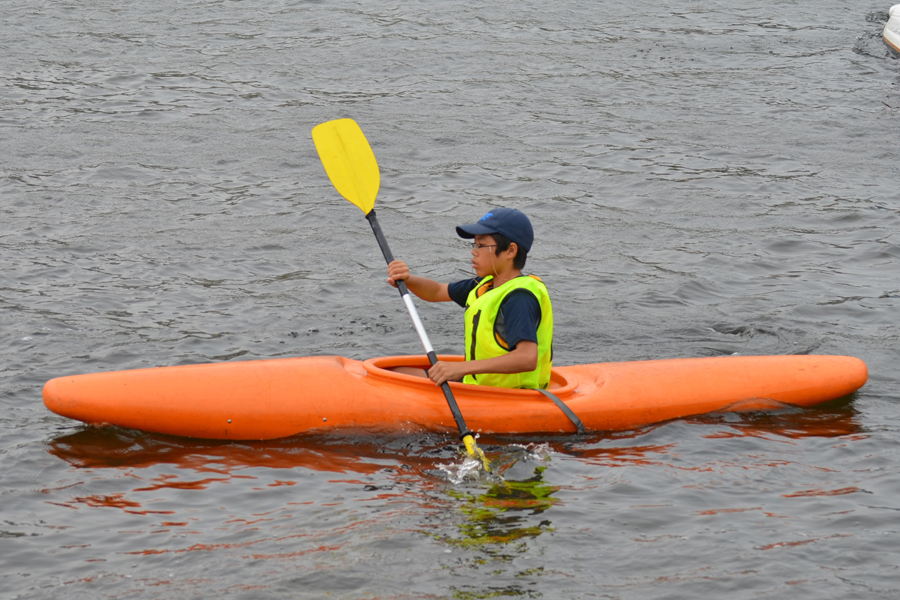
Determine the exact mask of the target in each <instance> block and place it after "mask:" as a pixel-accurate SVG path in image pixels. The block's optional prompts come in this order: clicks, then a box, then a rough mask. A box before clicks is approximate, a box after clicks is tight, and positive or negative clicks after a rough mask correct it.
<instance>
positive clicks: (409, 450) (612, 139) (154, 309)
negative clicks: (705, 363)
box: [0, 0, 900, 600]
mask: <svg viewBox="0 0 900 600" xmlns="http://www.w3.org/2000/svg"><path fill="white" fill-rule="evenodd" d="M887 8H888V5H882V4H877V3H865V2H849V3H848V2H836V1H834V0H826V2H824V3H817V4H816V5H815V6H812V5H808V4H806V5H804V4H802V3H794V2H777V3H776V2H758V1H757V2H754V1H751V2H741V3H732V2H698V1H688V0H677V1H672V2H665V3H662V4H660V3H650V2H631V3H592V2H585V1H583V0H569V1H566V0H563V1H561V2H556V3H553V4H551V5H547V4H543V3H534V2H531V3H529V2H524V3H523V2H517V3H508V2H499V3H497V2H495V3H478V2H462V3H449V4H447V3H444V4H441V3H434V2H414V3H369V2H355V3H352V2H350V3H336V2H329V1H323V2H258V1H256V0H246V1H242V2H238V1H219V2H197V1H195V2H170V1H167V0H162V1H160V2H153V3H137V2H121V1H112V0H111V1H106V2H95V3H77V2H66V1H59V2H50V1H42V2H23V1H19V0H7V1H6V2H4V3H3V4H2V5H0V15H2V19H0V156H2V159H3V160H2V166H0V398H2V401H3V408H4V410H3V411H2V414H0V440H2V442H0V596H2V597H4V598H23V599H24V598H62V597H65V598H90V599H91V600H96V599H98V598H104V599H106V598H109V599H112V598H117V599H118V598H198V597H210V596H214V595H215V596H218V597H221V598H322V597H330V598H354V599H358V598H362V599H371V600H374V599H376V598H378V599H386V598H390V599H407V598H455V599H460V598H461V599H474V598H498V597H526V598H622V599H625V598H697V597H713V596H717V597H718V596H723V597H724V596H727V597H729V598H737V599H742V598H747V599H750V598H753V599H757V598H783V597H785V596H788V595H790V596H791V597H796V598H816V599H817V600H818V599H822V598H835V599H837V598H840V599H841V600H845V599H848V598H895V597H897V595H898V593H900V573H898V561H900V552H898V547H900V546H898V541H897V536H898V531H900V525H898V514H900V513H898V512H897V511H898V510H900V501H898V498H900V475H898V472H900V458H898V457H900V443H898V434H897V433H898V430H900V417H898V400H900V395H898V393H897V389H898V383H900V376H898V372H897V364H898V361H900V351H898V340H900V328H898V321H900V313H898V307H900V283H898V281H900V278H898V273H900V269H898V265H900V238H898V235H900V234H898V233H897V231H898V229H900V213H898V209H900V152H898V150H897V146H896V140H897V132H898V128H897V122H898V118H900V61H898V60H897V59H896V58H895V57H892V56H891V55H890V54H889V52H888V50H887V48H886V47H885V46H884V44H883V43H882V42H881V39H880V32H881V28H882V27H883V24H884V22H885V21H886V20H887V12H886V11H887ZM341 117H351V118H353V119H355V120H356V121H357V122H359V123H360V125H361V126H362V128H363V130H364V131H365V133H366V136H367V137H368V139H369V142H370V143H371V145H372V146H373V148H374V150H375V153H376V155H377V157H378V161H379V165H380V168H381V177H382V186H381V191H380V194H379V197H378V203H377V207H378V215H379V220H380V221H381V224H382V227H383V228H384V230H385V233H386V235H387V236H388V239H389V240H390V242H391V245H392V249H393V251H394V253H395V254H396V255H397V256H398V257H401V258H403V259H404V260H406V261H407V262H408V263H409V264H410V265H411V267H412V269H413V271H414V272H416V273H419V274H423V275H426V276H430V277H433V278H436V279H439V280H441V281H451V280H456V279H462V278H465V277H467V276H469V275H470V273H469V272H468V270H467V269H468V265H469V261H468V255H467V251H466V249H465V246H464V244H463V242H462V240H460V239H459V238H457V237H456V235H455V233H454V226H455V225H457V224H460V223H465V222H472V221H473V220H475V219H477V218H479V217H480V216H481V215H482V214H483V213H484V212H486V210H487V209H488V208H489V207H491V206H512V207H515V208H519V209H521V210H523V211H525V212H526V213H527V214H529V215H530V216H531V218H532V221H533V222H534V225H535V232H536V243H535V245H534V249H533V251H532V253H531V256H530V258H529V262H528V270H529V271H530V272H533V273H535V274H538V275H540V276H542V278H543V279H544V281H545V282H546V283H547V284H548V286H549V287H550V290H551V293H552V297H553V301H554V313H555V322H556V335H555V344H554V346H555V361H556V363H557V364H576V363H586V362H602V361H620V360H642V359H656V358H671V357H684V356H718V355H731V354H744V355H748V354H794V353H801V354H807V353H820V354H846V355H853V356H857V357H859V358H861V359H863V360H864V361H866V363H867V365H868V367H869V371H870V380H869V382H868V383H867V384H866V386H865V387H864V388H863V389H862V390H861V391H860V392H858V393H857V394H855V395H854V396H853V397H851V398H846V399H843V400H841V401H838V402H835V403H831V404H829V405H826V406H824V407H821V408H817V409H811V410H803V411H801V410H785V411H780V412H776V413H767V414H766V413H751V414H742V415H710V416H705V417H699V418H693V419H685V420H680V421H675V422H670V423H665V424H661V425H657V426H653V427H647V428H643V429H640V430H636V431H629V432H618V433H607V434H602V433H598V434H592V435H589V436H585V437H571V438H567V437H561V438H525V437H523V438H512V439H509V438H505V439H483V440H482V442H481V443H482V446H483V447H484V448H485V449H486V450H487V451H488V453H489V454H490V455H491V456H492V457H494V458H495V460H496V461H497V462H498V464H501V465H503V468H508V470H506V471H505V473H504V479H505V482H501V481H498V480H486V479H481V480H467V481H463V482H455V481H454V478H453V477H452V474H453V473H454V469H455V465H458V464H459V462H460V460H461V459H460V457H459V455H458V453H457V442H456V440H455V439H453V438H450V437H442V436H431V435H415V436H408V437H402V438H378V437H365V436H352V435H348V436H345V437H336V438H314V437H304V436H300V437H297V438H291V439H288V440H277V441H272V442H264V443H263V442H260V443H233V444H227V443H221V442H208V441H198V440H186V439H178V438H168V437H164V436H156V435H149V434H144V433H141V432H136V431H130V430H122V429H115V428H107V429H96V428H86V427H84V426H82V425H81V424H79V423H76V422H73V421H70V420H67V419H65V418H62V417H58V416H56V415H53V414H52V413H50V412H49V411H47V409H46V408H45V407H44V406H43V404H42V402H41V387H42V386H43V384H44V383H45V382H46V381H47V380H48V379H50V378H53V377H57V376H60V375H65V374H73V373H89V372H97V371H107V370H117V369H132V368H140V367H149V366H163V365H178V364H191V363H202V362H218V361H233V360H252V359H263V358H273V357H285V356H307V355H321V354H338V355H342V356H347V357H351V358H357V359H363V358H369V357H372V356H379V355H386V354H406V353H417V352H419V351H420V346H419V344H418V341H417V339H416V337H415V334H414V332H413V330H412V327H411V325H410V323H409V320H408V317H407V316H406V313H405V310H404V309H403V306H402V304H401V303H400V302H399V299H398V298H397V294H396V292H395V291H394V290H393V289H391V288H390V287H389V286H388V285H387V284H386V283H385V281H384V280H385V276H386V275H385V269H384V266H383V259H382V257H381V254H380V252H379V250H378V248H377V246H376V244H375V241H374V239H373V237H372V235H371V231H370V230H369V227H368V224H367V223H366V222H365V220H364V219H363V218H362V214H361V213H360V211H359V210H357V209H356V208H355V207H353V206H351V205H350V204H349V203H347V202H346V201H344V200H343V199H341V198H340V197H339V196H338V195H337V193H336V192H335V191H334V189H333V188H332V187H331V185H330V183H329V181H328V179H327V177H326V176H325V174H324V171H323V169H322V167H321V164H320V163H319V160H318V157H317V155H316V152H315V148H314V146H313V144H312V141H311V138H310V130H311V129H312V128H313V127H314V126H315V125H316V124H318V123H320V122H323V121H327V120H330V119H335V118H341ZM419 310H420V312H421V314H422V316H423V320H424V322H425V325H426V327H427V328H428V331H429V334H430V336H431V339H432V341H433V343H434V344H435V346H436V347H437V349H438V350H439V351H440V352H449V353H461V350H462V347H461V346H462V341H461V338H462V318H461V312H460V311H458V310H457V309H456V308H454V307H452V306H449V305H428V306H426V305H424V303H422V302H419ZM498 418H502V415H498Z"/></svg>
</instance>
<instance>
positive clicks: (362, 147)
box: [312, 119, 490, 471]
mask: <svg viewBox="0 0 900 600" xmlns="http://www.w3.org/2000/svg"><path fill="white" fill-rule="evenodd" d="M312 138H313V142H314V143H315V145H316V150H318V151H319V158H320V159H321V160H322V165H323V166H324V167H325V172H326V173H328V178H329V179H331V183H332V185H334V187H335V189H336V190H337V191H338V192H339V193H340V194H341V196H343V197H344V198H346V199H347V200H349V201H350V202H352V203H353V204H355V205H356V206H358V207H359V208H360V209H361V210H362V211H363V213H364V214H365V215H366V220H367V221H369V224H370V225H371V226H372V231H373V232H374V233H375V239H377V240H378V245H379V246H380V247H381V253H382V254H384V260H385V261H387V263H388V264H391V263H392V262H393V261H394V255H393V254H391V249H390V248H389V247H388V243H387V240H386V239H385V238H384V234H383V233H382V231H381V227H380V226H379V225H378V219H376V218H375V196H377V195H378V187H379V186H380V185H381V174H380V172H379V170H378V163H377V162H376V161H375V154H374V153H373V152H372V148H371V147H370V146H369V142H368V141H366V136H364V135H363V132H362V129H360V128H359V125H357V124H356V121H354V120H353V119H337V120H334V121H328V122H327V123H321V124H319V125H316V126H315V127H314V128H313V130H312ZM397 288H398V289H399V290H400V296H401V297H402V298H403V303H404V304H406V310H407V311H408V312H409V316H410V317H411V318H412V322H413V326H414V327H415V328H416V333H418V334H419V339H420V340H421V341H422V346H424V348H425V353H426V354H427V355H428V360H429V362H430V363H431V365H432V366H433V365H434V364H435V363H437V355H436V354H435V353H434V348H432V346H431V342H430V341H429V339H428V334H427V333H425V326H424V325H422V320H421V319H420V318H419V313H418V311H417V310H416V305H415V304H413V301H412V296H410V294H409V290H408V289H407V288H406V282H405V281H399V282H398V283H397ZM441 389H442V390H443V391H444V397H445V398H446V399H447V404H448V405H449V406H450V412H451V413H453V418H454V419H455V420H456V426H457V427H458V428H459V436H460V438H461V439H462V441H463V443H464V444H465V446H466V452H468V454H469V456H471V457H473V458H478V459H480V460H481V462H482V464H483V465H484V469H485V470H486V471H490V464H489V463H488V460H487V457H485V455H484V452H482V451H481V448H479V447H478V445H477V444H476V443H475V437H474V435H473V434H472V432H471V431H469V428H468V427H467V426H466V421H465V420H464V419H463V416H462V413H461V412H460V411H459V406H457V404H456V399H455V398H454V397H453V392H452V391H451V390H450V385H449V384H448V383H446V382H445V383H444V384H443V385H441Z"/></svg>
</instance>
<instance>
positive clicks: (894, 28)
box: [881, 4, 900, 56]
mask: <svg viewBox="0 0 900 600" xmlns="http://www.w3.org/2000/svg"><path fill="white" fill-rule="evenodd" d="M888 14H889V15H890V18H888V22H887V24H886V25H885V26H884V30H883V31H882V33H881V35H882V37H883V38H884V43H885V44H887V45H888V47H889V48H890V49H891V50H893V51H894V52H896V53H897V55H898V56H900V4H895V5H894V6H892V7H891V8H890V10H889V11H888Z"/></svg>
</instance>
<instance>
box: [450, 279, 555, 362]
mask: <svg viewBox="0 0 900 600" xmlns="http://www.w3.org/2000/svg"><path fill="white" fill-rule="evenodd" d="M482 279H483V278H481V277H479V278H476V279H464V280H463V281H457V282H454V283H451V284H448V285H447V293H448V294H449V295H450V299H451V300H453V301H454V302H456V303H457V304H459V305H460V306H462V307H463V308H465V306H466V300H467V299H468V297H469V292H471V291H472V290H474V289H475V288H476V287H478V284H479V283H481V280H482ZM540 323H541V305H540V303H539V302H538V300H537V298H535V297H534V294H532V293H531V292H530V291H528V290H523V289H518V290H514V291H512V292H510V293H509V294H508V295H507V296H506V298H504V299H503V302H501V303H500V312H499V314H498V315H497V322H496V323H495V324H494V327H495V329H496V330H497V333H498V334H499V335H500V337H501V338H503V339H504V340H506V345H507V346H508V347H509V350H510V352H512V351H513V350H515V349H516V344H518V343H519V342H521V341H522V340H525V341H529V342H534V343H535V344H536V343H537V341H538V339H537V328H538V325H540Z"/></svg>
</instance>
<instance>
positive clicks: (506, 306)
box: [500, 289, 541, 350]
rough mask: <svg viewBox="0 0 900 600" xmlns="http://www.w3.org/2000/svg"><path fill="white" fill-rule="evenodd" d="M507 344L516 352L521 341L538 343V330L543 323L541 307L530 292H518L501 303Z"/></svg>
mask: <svg viewBox="0 0 900 600" xmlns="http://www.w3.org/2000/svg"><path fill="white" fill-rule="evenodd" d="M500 312H501V313H502V315H503V326H504V328H505V330H506V332H505V333H506V335H505V338H506V344H507V346H508V347H509V349H510V350H515V348H516V344H518V343H519V342H521V341H523V340H524V341H528V342H534V343H537V341H538V339H537V329H538V325H540V323H541V305H540V303H539V302H538V300H537V298H535V297H534V294H532V293H531V292H530V291H528V290H521V289H520V290H516V291H513V292H510V294H509V295H508V296H507V297H506V298H504V299H503V302H501V303H500Z"/></svg>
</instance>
